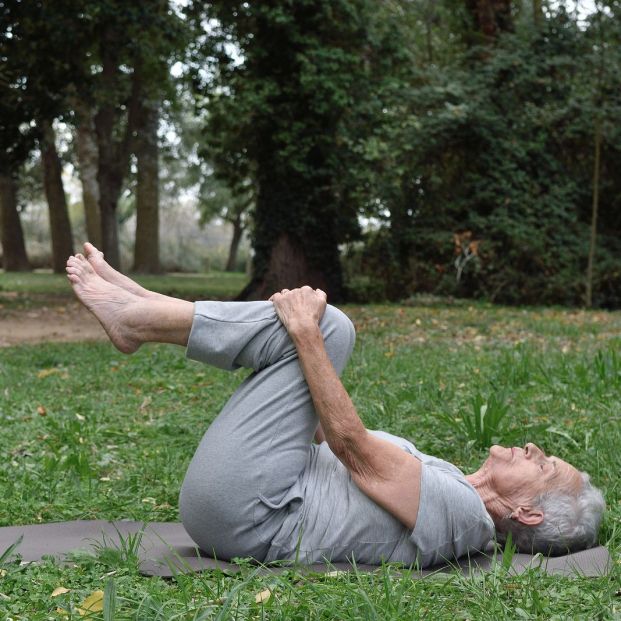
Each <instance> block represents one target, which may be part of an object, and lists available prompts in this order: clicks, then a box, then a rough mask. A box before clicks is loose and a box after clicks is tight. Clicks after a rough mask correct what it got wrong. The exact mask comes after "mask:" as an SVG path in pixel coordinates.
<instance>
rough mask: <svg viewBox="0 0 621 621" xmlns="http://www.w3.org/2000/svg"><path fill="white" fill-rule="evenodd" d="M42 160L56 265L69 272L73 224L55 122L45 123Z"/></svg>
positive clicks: (58, 270)
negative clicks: (64, 185) (64, 184)
mask: <svg viewBox="0 0 621 621" xmlns="http://www.w3.org/2000/svg"><path fill="white" fill-rule="evenodd" d="M41 134H42V139H41V163H42V165H43V185H44V188H45V196H46V198H47V204H48V208H49V214H50V232H51V237H52V268H53V270H54V272H56V273H57V274H63V273H64V272H65V265H66V262H67V257H69V256H70V255H72V254H73V238H72V235H71V223H70V221H69V212H68V210H67V199H66V197H65V190H64V187H63V180H62V165H61V161H60V158H59V157H58V152H57V151H56V136H55V133H54V129H53V128H52V124H51V123H50V122H49V121H43V122H42V124H41Z"/></svg>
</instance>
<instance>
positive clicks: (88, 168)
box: [75, 103, 101, 248]
mask: <svg viewBox="0 0 621 621" xmlns="http://www.w3.org/2000/svg"><path fill="white" fill-rule="evenodd" d="M75 108H76V114H77V116H78V126H77V128H76V151H77V155H78V163H79V166H78V168H79V173H80V181H81V182H82V202H83V204H84V219H85V223H86V237H87V238H88V240H89V241H90V242H91V243H92V244H94V245H95V246H96V247H97V248H101V214H100V213H99V183H98V182H97V168H98V159H99V158H98V153H97V136H96V134H95V125H94V124H93V117H92V113H91V111H90V110H89V109H88V106H85V105H84V104H80V103H77V104H76V106H75Z"/></svg>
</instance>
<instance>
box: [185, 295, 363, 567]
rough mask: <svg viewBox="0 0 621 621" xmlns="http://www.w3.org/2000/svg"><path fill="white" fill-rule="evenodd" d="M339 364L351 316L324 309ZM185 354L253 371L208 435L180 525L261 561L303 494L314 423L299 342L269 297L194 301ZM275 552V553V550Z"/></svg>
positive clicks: (206, 545)
mask: <svg viewBox="0 0 621 621" xmlns="http://www.w3.org/2000/svg"><path fill="white" fill-rule="evenodd" d="M320 326H321V330H322V333H323V335H324V339H325V343H326V349H327V351H328V354H329V356H330V358H331V360H332V363H333V364H334V366H335V368H336V370H337V371H338V372H339V373H340V372H342V370H343V369H344V367H345V364H346V362H347V359H348V358H349V356H350V354H351V351H352V349H353V344H354V338H355V337H354V330H353V326H352V324H351V322H350V321H349V319H348V318H347V317H346V316H345V315H344V314H343V313H341V312H340V311H339V310H337V309H335V308H334V307H332V306H328V307H327V309H326V313H325V315H324V317H323V319H322V321H321V323H320ZM187 353H188V357H190V358H193V359H196V360H199V361H202V362H206V363H208V364H212V365H215V366H219V367H221V368H225V369H233V368H236V367H237V366H244V367H248V368H252V369H254V371H255V372H254V373H252V374H251V375H250V376H249V377H248V378H247V379H246V381H244V382H243V384H242V385H241V386H240V387H239V388H238V389H237V391H236V392H235V394H234V395H233V396H232V397H231V399H230V401H229V402H228V403H227V404H226V406H225V407H224V409H223V410H222V412H221V413H220V414H219V415H218V417H217V418H216V420H215V421H214V422H213V423H212V424H211V426H210V427H209V429H208V430H207V432H206V433H205V435H204V437H203V439H202V440H201V443H200V445H199V447H198V449H197V450H196V453H195V455H194V457H193V459H192V462H191V463H190V466H189V468H188V471H187V474H186V477H185V480H184V483H183V486H182V490H181V495H180V500H179V509H180V513H181V517H182V521H183V524H184V526H185V527H186V529H187V530H188V532H189V534H190V535H191V536H192V538H193V539H194V540H195V541H196V542H197V543H198V544H199V546H200V547H201V548H202V549H204V550H205V551H206V552H209V553H212V552H213V553H215V554H216V556H218V557H219V558H231V557H233V556H253V557H255V558H257V559H259V560H262V559H263V558H265V555H266V554H267V551H268V550H269V549H270V547H273V546H277V543H278V540H279V538H280V537H282V538H283V539H287V540H289V537H288V536H287V535H290V534H291V533H285V532H283V531H282V527H283V522H284V520H285V518H286V517H287V516H288V515H289V514H290V513H291V512H293V511H295V510H296V509H298V508H300V505H301V503H302V501H303V497H304V489H303V487H302V484H303V480H302V475H303V473H304V470H305V468H306V467H307V466H308V464H309V462H310V457H311V441H312V438H313V435H314V433H315V430H316V429H317V424H318V419H317V415H316V413H315V410H314V407H313V404H312V400H311V397H310V394H309V391H308V387H307V385H306V381H305V380H304V377H303V375H302V372H301V369H300V366H299V363H298V358H297V353H296V350H295V347H294V345H293V343H292V342H291V340H290V339H289V336H288V334H287V331H286V330H285V328H284V327H283V325H282V324H281V322H280V320H279V319H278V317H277V316H276V313H275V311H274V307H273V305H272V303H271V302H249V303H244V302H242V303H238V302H197V303H196V315H195V319H194V324H193V326H192V333H191V335H190V338H189V342H188V349H187ZM272 552H273V550H272Z"/></svg>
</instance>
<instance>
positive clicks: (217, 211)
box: [199, 174, 255, 272]
mask: <svg viewBox="0 0 621 621" xmlns="http://www.w3.org/2000/svg"><path fill="white" fill-rule="evenodd" d="M254 202H255V193H254V188H253V185H252V182H251V181H249V180H248V181H247V182H246V183H245V184H244V185H243V187H241V188H237V189H236V191H235V192H232V191H231V190H230V189H229V188H228V187H227V186H226V185H224V183H222V182H220V181H218V180H217V179H215V178H214V176H213V174H211V175H209V174H206V175H204V176H203V180H202V183H201V186H200V192H199V209H200V212H201V219H200V223H201V224H202V225H204V224H207V223H208V222H209V221H210V220H212V219H213V218H216V217H218V218H222V220H224V221H225V222H228V223H229V224H230V225H231V226H232V227H233V236H232V238H231V243H230V245H229V253H228V257H227V260H226V267H225V270H226V271H227V272H233V271H235V266H236V264H237V253H238V250H239V244H240V242H241V240H242V236H243V234H244V231H245V230H246V229H247V228H248V224H249V221H250V212H251V210H252V208H253V206H254Z"/></svg>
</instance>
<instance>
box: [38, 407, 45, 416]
mask: <svg viewBox="0 0 621 621" xmlns="http://www.w3.org/2000/svg"><path fill="white" fill-rule="evenodd" d="M37 414H39V416H47V410H46V409H45V408H44V407H43V406H42V405H40V406H38V407H37Z"/></svg>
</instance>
